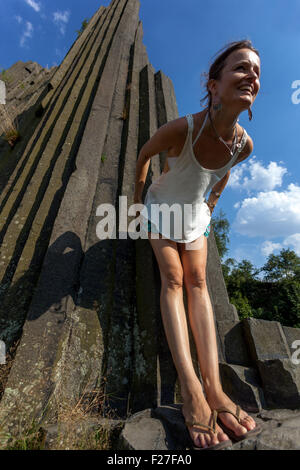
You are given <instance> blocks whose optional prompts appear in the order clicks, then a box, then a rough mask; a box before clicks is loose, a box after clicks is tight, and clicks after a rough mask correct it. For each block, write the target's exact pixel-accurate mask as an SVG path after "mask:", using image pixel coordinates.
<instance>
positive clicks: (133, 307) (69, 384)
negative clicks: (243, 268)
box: [0, 0, 300, 448]
mask: <svg viewBox="0 0 300 470" xmlns="http://www.w3.org/2000/svg"><path fill="white" fill-rule="evenodd" d="M142 37H143V31H142V24H141V22H140V21H139V1H138V0H112V2H111V4H110V5H109V6H108V7H107V8H104V7H101V8H100V9H99V10H98V11H97V12H96V13H95V14H94V16H93V17H92V18H91V20H90V21H89V23H88V25H87V27H86V29H85V30H84V31H83V32H82V34H81V35H80V36H79V37H78V39H77V40H76V41H75V42H74V44H73V45H72V47H71V48H70V50H69V52H68V53H67V55H66V57H65V59H64V60H63V62H62V63H61V65H60V66H59V67H58V68H55V69H51V70H50V71H47V72H45V71H44V70H41V68H40V67H39V66H38V65H37V64H32V63H30V66H28V65H26V64H25V71H26V70H27V69H30V70H31V72H30V79H29V75H28V76H25V75H24V79H25V80H27V81H28V80H31V77H33V76H34V77H35V78H34V79H32V81H33V82H34V84H31V82H29V86H32V87H33V88H32V90H33V91H32V94H31V97H30V92H29V88H28V83H27V85H26V86H25V88H24V90H22V93H24V94H26V96H27V97H28V100H27V99H26V100H27V101H26V102H27V105H25V103H23V101H22V100H21V103H22V104H21V103H20V106H23V107H22V108H21V107H19V106H17V108H18V113H21V115H23V116H24V118H23V121H22V125H21V126H20V131H21V134H22V140H21V141H20V142H18V143H17V144H16V146H15V148H14V149H13V150H10V149H9V148H8V145H7V144H6V143H2V146H1V147H0V188H1V196H0V214H1V219H0V224H1V227H0V243H1V255H0V276H1V277H0V279H1V287H0V339H1V340H3V341H4V342H5V344H6V346H7V349H8V348H9V347H10V346H12V345H14V344H15V342H16V341H19V344H18V347H17V351H16V354H15V357H14V361H13V365H12V368H11V370H10V373H9V376H8V379H7V382H6V384H5V390H4V393H3V396H2V399H1V402H0V422H1V429H2V430H4V431H9V432H10V433H11V434H13V433H14V429H15V426H16V423H21V424H20V425H21V426H24V427H25V426H26V423H28V420H31V419H33V420H35V421H37V422H38V423H40V424H41V425H42V426H43V427H44V429H47V426H48V429H49V426H52V428H51V429H53V426H55V423H56V418H57V407H58V406H59V405H60V404H61V403H63V402H72V401H74V403H76V400H78V399H79V398H80V397H81V396H85V397H89V396H90V395H91V394H92V393H93V392H94V391H95V390H100V389H101V390H102V389H103V387H104V389H105V393H106V395H107V396H108V404H109V406H110V407H113V408H114V409H115V410H116V411H117V414H118V416H119V418H120V419H122V420H124V425H125V426H124V429H123V432H122V434H121V437H120V446H124V447H127V448H142V447H141V446H143V445H144V446H145V447H144V448H151V447H149V446H151V445H153V446H154V448H157V447H155V445H154V444H151V442H154V441H155V442H160V441H159V440H157V439H156V440H155V439H154V441H151V439H150V441H149V440H148V441H147V438H146V437H145V435H143V431H142V429H144V428H141V430H140V431H139V433H138V434H136V435H137V436H140V441H139V442H138V443H137V444H136V443H135V444H133V441H134V440H132V439H131V438H128V436H129V435H130V432H129V431H128V430H129V429H130V426H131V425H132V422H133V423H134V422H135V421H134V420H135V416H131V415H132V414H134V413H138V412H139V413H142V415H141V414H139V415H136V416H137V417H136V419H137V420H139V419H140V417H141V416H142V417H144V418H145V419H146V420H150V421H149V423H150V424H149V425H150V427H151V426H152V428H151V429H153V430H154V431H153V432H154V433H155V432H156V431H155V429H158V431H157V432H159V433H161V429H162V428H164V429H165V425H166V427H167V428H168V426H169V431H168V432H170V436H171V435H172V432H173V437H170V439H169V440H167V444H166V440H165V439H163V440H164V442H165V444H164V445H165V446H166V448H178V447H176V446H178V445H179V444H178V443H177V444H176V442H177V441H176V432H177V434H178V429H179V430H180V433H181V432H182V430H184V426H183V425H182V418H181V417H180V416H181V415H180V409H179V408H180V406H179V403H180V401H181V398H180V394H179V393H178V387H177V376H176V370H175V368H174V365H173V362H172V358H171V354H170V351H169V348H168V345H167V342H166V339H165V334H164V330H163V325H162V321H161V314H160V306H159V296H160V277H159V271H158V267H157V263H156V260H155V257H154V255H153V253H152V249H151V246H150V244H149V242H148V240H143V239H137V240H133V239H131V238H127V239H121V238H116V239H106V240H99V238H98V237H97V233H96V227H97V224H98V222H99V220H100V217H99V215H97V207H98V206H99V205H100V204H103V203H109V204H112V205H113V206H114V207H115V208H116V215H117V217H116V221H117V222H116V223H117V225H116V230H117V233H118V230H119V217H118V216H119V213H120V207H119V196H127V198H128V199H127V200H128V207H129V206H130V204H132V203H133V192H134V182H135V168H136V159H137V156H138V153H139V149H140V148H141V146H142V145H143V144H144V143H145V142H146V141H147V140H148V139H149V137H150V136H151V135H153V133H154V132H155V131H156V129H157V128H158V127H160V126H161V125H162V124H164V123H165V122H167V121H170V120H172V119H175V118H177V117H178V111H177V105H176V99H175V95H174V90H173V86H172V82H171V81H170V79H169V78H168V77H166V76H165V75H164V74H163V73H162V72H161V71H159V72H155V71H154V69H153V67H152V66H151V64H150V63H149V60H148V56H147V53H146V50H145V47H144V45H143V44H142ZM13 67H15V68H17V67H20V68H21V70H23V69H24V64H21V63H17V64H15V65H14V66H13ZM13 67H12V68H11V70H12V69H13ZM9 70H10V69H9ZM23 71H24V70H23ZM8 72H9V71H8ZM28 73H29V72H28ZM34 73H36V75H32V74H34ZM24 74H25V72H24ZM24 79H23V78H22V80H24ZM19 80H20V79H19ZM14 89H15V87H14ZM20 93H21V92H20ZM12 99H14V100H17V99H18V97H17V95H15V96H14V97H13V98H12V97H11V96H10V94H9V93H8V96H7V102H8V104H9V103H10V102H11V100H12ZM25 113H26V114H25ZM25 116H26V119H25ZM164 161H165V155H164V154H161V155H157V156H155V157H153V158H152V159H151V163H150V167H149V172H148V177H147V183H146V187H145V190H146V189H147V187H148V185H149V184H150V183H151V181H152V180H153V179H155V178H157V177H158V176H159V175H160V173H161V171H162V169H163V166H164ZM131 219H132V217H131V218H130V217H128V222H129V221H130V220H131ZM208 243H209V250H208V266H207V282H208V287H209V293H210V297H211V300H212V305H213V310H214V314H215V321H216V328H217V339H218V347H219V361H220V372H221V377H222V382H223V385H224V390H225V392H226V393H228V394H229V395H230V396H231V397H232V399H234V400H236V402H237V403H240V404H241V406H244V407H245V408H247V409H248V410H249V411H251V412H252V413H254V414H256V415H258V414H260V416H262V418H261V419H264V420H265V421H267V420H269V421H270V423H271V424H272V426H276V425H277V424H276V423H278V419H277V418H276V417H275V418H274V416H273V415H272V416H271V415H270V416H271V417H268V416H269V415H268V416H267V413H269V411H266V410H268V409H272V408H285V409H291V410H294V411H291V410H286V411H285V412H282V413H283V414H281V415H280V411H277V415H276V416H277V417H278V416H279V415H280V419H282V420H286V419H290V418H291V416H292V417H293V419H294V422H295V419H296V418H295V416H297V411H295V410H297V409H299V414H300V394H299V389H300V375H299V374H300V372H299V370H300V365H299V366H297V365H296V364H295V363H293V361H292V360H291V355H292V353H293V348H292V345H293V341H294V340H296V339H300V330H299V329H295V328H287V327H283V326H281V325H280V324H279V323H277V322H268V321H263V320H256V319H247V320H244V321H242V322H240V321H239V317H238V314H237V312H236V309H235V308H234V306H233V305H231V304H230V302H229V299H228V295H227V292H226V287H225V283H224V279H223V276H222V270H221V264H220V259H219V255H218V251H217V247H216V244H215V240H214V235H213V231H212V232H211V234H210V236H209V240H208ZM185 305H186V307H187V302H186V298H185ZM190 337H191V344H192V352H193V357H194V361H195V368H196V372H197V374H198V376H199V378H200V379H201V376H200V372H199V370H198V366H197V358H196V353H195V347H194V345H193V340H192V336H191V334H190ZM0 367H1V366H0ZM143 410H146V411H143ZM143 413H144V414H143ZM274 413H275V411H274ZM278 413H279V415H278ZM284 413H285V414H284ZM291 413H292V415H291ZM129 416H131V418H130V420H129V422H128V423H127V421H126V418H128V417H129ZM265 416H267V418H264V417H265ZM151 419H152V420H156V421H155V422H154V421H151ZM276 419H277V421H276ZM297 419H298V418H297ZM156 422H157V423H158V425H157V427H156V424H155V423H156ZM130 423H131V424H130ZM151 423H152V424H151ZM159 423H160V424H159ZM162 423H163V424H162ZM176 423H177V424H176ZM178 423H181V424H179V425H178ZM274 423H275V424H274ZM126 426H127V427H126ZM128 426H129V427H128ZM178 426H179V427H178ZM180 426H181V427H180ZM295 426H296V425H295V424H294V427H295ZM269 428H270V426H269ZM135 429H138V427H135ZM266 432H267V431H266ZM126 433H127V434H126ZM128 433H129V434H128ZM150 434H151V433H150ZM160 435H162V434H160ZM154 437H155V436H154ZM156 437H157V436H156ZM143 439H144V440H143ZM134 442H136V440H135V441H134ZM141 442H144V444H141ZM168 442H169V444H168ZM255 442H256V441H255ZM293 442H294V441H293ZM293 442H292V444H291V443H290V444H289V445H290V446H292V447H291V448H295V447H293V446H294V443H293ZM246 445H248V444H246ZM255 445H256V444H255ZM255 445H254V447H252V448H255ZM268 445H269V444H268ZM274 445H275V444H274ZM276 445H277V444H276ZM147 446H148V447H147ZM239 446H240V444H239ZM270 446H271V447H270V448H272V443H271V444H270ZM287 446H288V444H287ZM250 447H251V446H250ZM250 447H249V448H250ZM158 448H160V447H158ZM287 448H288V447H287ZM297 448H299V447H297Z"/></svg>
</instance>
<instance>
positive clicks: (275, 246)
mask: <svg viewBox="0 0 300 470" xmlns="http://www.w3.org/2000/svg"><path fill="white" fill-rule="evenodd" d="M281 248H282V245H281V243H273V242H271V241H270V240H266V241H265V242H263V244H262V245H261V252H262V254H263V255H264V256H269V255H270V254H271V253H273V251H275V250H280V249H281Z"/></svg>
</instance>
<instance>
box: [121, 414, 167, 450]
mask: <svg viewBox="0 0 300 470" xmlns="http://www.w3.org/2000/svg"><path fill="white" fill-rule="evenodd" d="M172 448H174V443H173V440H172V438H171V435H170V433H169V431H168V430H167V429H166V428H165V426H164V423H163V422H162V421H161V420H159V419H157V418H155V417H153V412H152V410H151V409H147V410H144V411H141V412H139V413H136V414H135V415H133V416H132V417H131V418H130V419H128V420H127V421H126V424H125V426H124V428H123V430H122V432H121V435H120V440H119V445H118V449H119V450H123V449H124V450H168V449H172Z"/></svg>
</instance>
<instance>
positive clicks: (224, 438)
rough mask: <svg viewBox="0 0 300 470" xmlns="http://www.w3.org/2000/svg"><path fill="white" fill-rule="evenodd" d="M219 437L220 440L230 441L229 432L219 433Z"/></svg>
mask: <svg viewBox="0 0 300 470" xmlns="http://www.w3.org/2000/svg"><path fill="white" fill-rule="evenodd" d="M218 439H219V442H223V441H229V437H228V436H227V434H225V433H224V432H222V431H221V432H219V433H218Z"/></svg>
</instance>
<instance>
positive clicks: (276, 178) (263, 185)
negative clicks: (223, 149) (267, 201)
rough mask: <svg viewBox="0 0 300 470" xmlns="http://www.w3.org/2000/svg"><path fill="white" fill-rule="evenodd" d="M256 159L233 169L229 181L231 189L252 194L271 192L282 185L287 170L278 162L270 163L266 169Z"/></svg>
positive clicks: (253, 158)
mask: <svg viewBox="0 0 300 470" xmlns="http://www.w3.org/2000/svg"><path fill="white" fill-rule="evenodd" d="M255 158H256V157H255V156H253V157H252V158H251V159H250V160H249V162H245V163H242V164H240V165H239V166H236V167H234V168H233V169H232V171H231V174H230V178H229V181H228V186H229V187H231V188H233V189H243V190H246V191H247V192H248V193H250V192H251V191H261V190H263V191H271V190H272V189H274V188H276V187H278V186H279V187H280V186H281V185H282V177H283V175H284V174H285V173H287V169H286V168H284V167H282V166H280V165H278V164H277V163H276V162H270V163H269V165H268V166H267V167H266V168H265V167H264V166H263V164H262V163H261V162H259V161H256V159H255ZM280 163H281V162H280ZM247 173H248V175H247ZM245 174H246V175H245Z"/></svg>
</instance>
